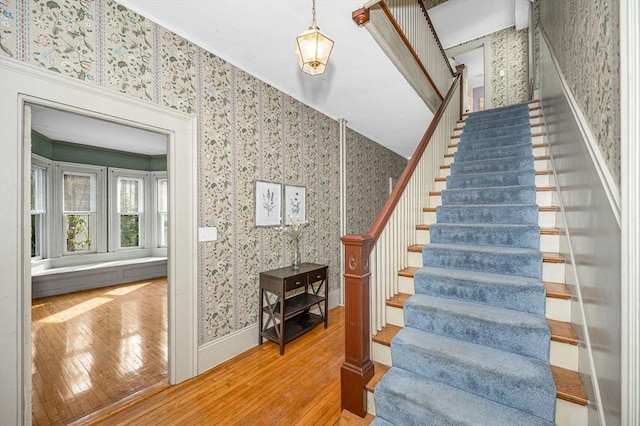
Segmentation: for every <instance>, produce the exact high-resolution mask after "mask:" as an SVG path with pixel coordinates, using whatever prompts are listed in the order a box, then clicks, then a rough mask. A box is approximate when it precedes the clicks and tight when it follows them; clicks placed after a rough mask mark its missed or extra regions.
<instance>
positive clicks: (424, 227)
mask: <svg viewBox="0 0 640 426" xmlns="http://www.w3.org/2000/svg"><path fill="white" fill-rule="evenodd" d="M432 225H436V224H435V223H432V224H420V225H416V230H419V231H428V230H429V229H430V228H431V226H432ZM437 225H440V226H464V227H468V228H473V227H477V228H484V227H495V228H499V227H506V228H508V227H512V228H516V227H524V226H531V225H526V224H508V223H506V224H495V225H491V224H480V223H437ZM561 232H562V231H561V230H560V228H553V227H540V235H560V234H561ZM410 247H411V246H410Z"/></svg>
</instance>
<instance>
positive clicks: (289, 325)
mask: <svg viewBox="0 0 640 426" xmlns="http://www.w3.org/2000/svg"><path fill="white" fill-rule="evenodd" d="M322 322H324V317H322V316H321V315H317V314H312V313H311V312H306V313H303V314H300V315H297V316H295V317H291V318H289V319H288V320H286V321H285V323H284V342H285V343H287V342H290V341H292V340H293V339H295V338H296V337H299V336H301V335H302V334H304V333H305V332H307V331H308V330H310V329H312V328H313V327H315V326H316V325H318V324H320V323H322ZM262 337H264V338H265V339H269V340H271V341H272V342H276V343H280V339H278V336H277V335H276V330H275V327H269V328H267V329H266V330H264V331H263V332H262Z"/></svg>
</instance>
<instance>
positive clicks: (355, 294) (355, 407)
mask: <svg viewBox="0 0 640 426" xmlns="http://www.w3.org/2000/svg"><path fill="white" fill-rule="evenodd" d="M461 80H462V73H460V74H457V75H456V77H455V79H454V81H453V82H452V84H451V87H450V89H449V91H448V92H447V96H446V98H445V99H444V101H443V102H442V103H441V105H440V107H439V108H438V110H437V111H436V114H435V115H434V117H433V119H432V120H431V124H429V127H428V128H427V131H426V132H425V134H424V136H423V137H422V140H421V141H420V144H419V145H418V147H417V148H416V151H415V152H414V154H413V157H411V160H410V161H409V163H408V164H407V167H406V168H405V170H404V172H403V173H402V175H401V176H400V179H399V180H398V183H397V184H396V186H395V188H394V190H393V191H392V193H391V195H390V196H389V198H387V201H386V202H385V204H384V206H383V208H382V210H381V211H380V213H379V214H378V217H377V218H376V221H375V222H374V224H373V226H372V227H371V228H370V229H369V233H368V234H365V235H345V236H343V237H342V238H341V240H342V243H343V245H344V294H345V333H344V350H345V360H344V364H343V365H342V368H341V370H340V392H341V402H342V408H343V409H345V410H348V411H351V412H352V413H355V414H357V415H359V416H360V417H364V416H365V415H366V414H367V398H366V393H365V389H364V386H365V385H366V384H367V382H368V381H369V380H370V379H371V378H372V377H373V374H374V366H373V362H372V361H371V356H370V351H371V348H370V336H371V319H370V309H371V306H370V303H371V298H370V297H371V296H370V288H369V279H370V276H371V272H370V257H371V250H372V248H373V246H374V244H375V242H376V241H377V240H378V237H380V234H381V233H382V231H383V229H384V227H385V226H386V224H387V222H388V220H389V218H390V217H391V214H392V212H393V210H394V209H395V208H396V205H397V204H398V201H399V200H400V197H401V196H402V193H403V192H404V190H405V188H406V186H407V184H408V182H409V179H410V178H411V176H412V175H413V173H414V171H415V169H416V167H417V166H418V163H419V162H420V159H421V157H422V156H423V154H424V152H425V149H426V148H427V145H428V144H429V141H430V140H431V138H432V137H433V135H434V133H435V131H436V127H437V126H438V124H439V123H440V120H441V119H442V117H443V116H444V114H445V111H446V110H447V108H448V106H449V103H450V102H451V100H452V99H454V96H455V95H456V93H455V92H456V90H457V89H458V88H459V89H460V90H462V85H461V84H460V82H461ZM460 118H461V116H460Z"/></svg>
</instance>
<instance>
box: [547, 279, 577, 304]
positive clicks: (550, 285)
mask: <svg viewBox="0 0 640 426" xmlns="http://www.w3.org/2000/svg"><path fill="white" fill-rule="evenodd" d="M544 287H545V289H546V290H547V297H551V298H554V299H565V300H569V299H571V293H570V292H569V289H568V288H567V285H566V284H562V283H554V282H549V281H544Z"/></svg>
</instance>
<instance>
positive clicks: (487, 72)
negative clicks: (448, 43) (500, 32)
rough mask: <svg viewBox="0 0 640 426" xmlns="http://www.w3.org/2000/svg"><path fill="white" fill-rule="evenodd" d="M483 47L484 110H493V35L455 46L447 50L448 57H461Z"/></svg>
mask: <svg viewBox="0 0 640 426" xmlns="http://www.w3.org/2000/svg"><path fill="white" fill-rule="evenodd" d="M479 47H482V49H483V52H484V109H491V108H493V101H492V100H491V98H492V95H493V86H492V85H491V81H492V76H493V71H492V69H491V59H492V55H491V35H488V36H485V37H482V38H479V39H477V40H472V41H468V42H466V43H462V44H459V45H458V46H453V47H450V48H448V49H446V50H445V53H446V55H447V57H449V58H450V57H452V56H456V55H461V54H463V53H467V52H470V51H472V50H475V49H477V48H479Z"/></svg>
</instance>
